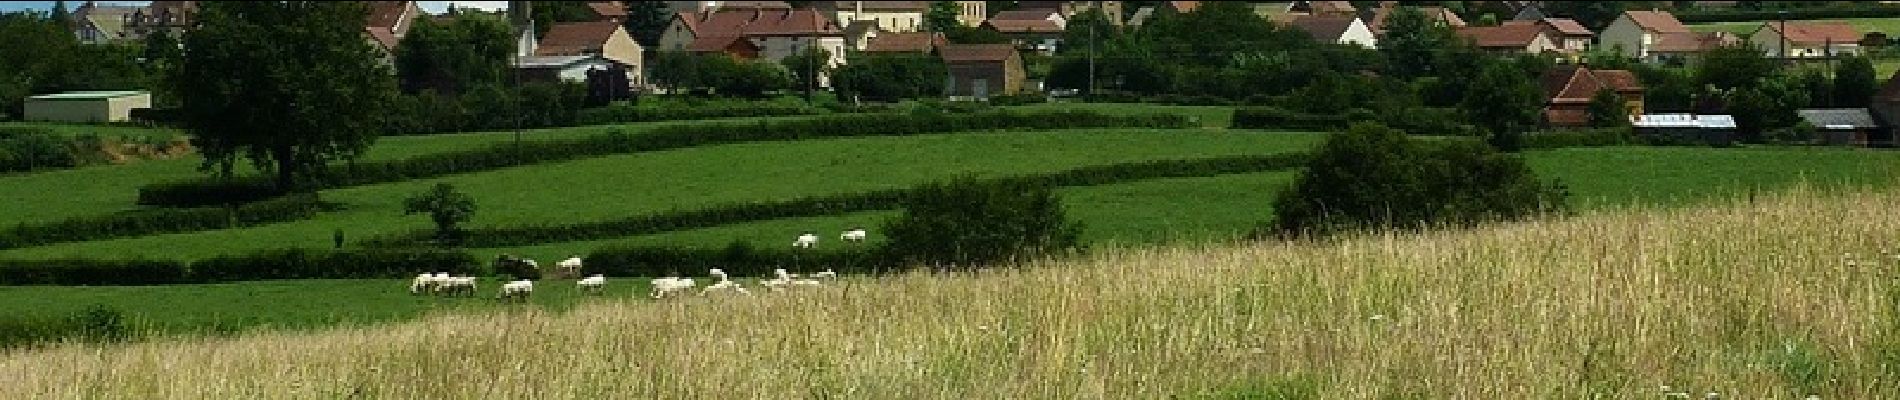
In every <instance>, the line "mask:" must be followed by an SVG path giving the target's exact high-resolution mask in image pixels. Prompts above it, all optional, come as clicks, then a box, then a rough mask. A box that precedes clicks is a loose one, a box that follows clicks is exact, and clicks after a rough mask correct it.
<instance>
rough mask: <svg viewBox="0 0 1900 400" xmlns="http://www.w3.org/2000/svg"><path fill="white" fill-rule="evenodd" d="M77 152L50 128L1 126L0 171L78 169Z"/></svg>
mask: <svg viewBox="0 0 1900 400" xmlns="http://www.w3.org/2000/svg"><path fill="white" fill-rule="evenodd" d="M77 151H78V149H76V148H75V146H74V145H73V143H71V142H69V141H67V140H64V139H61V138H60V136H59V135H58V134H56V133H54V132H53V131H52V130H50V129H45V128H21V127H0V172H18V171H34V170H44V169H58V168H72V167H77V166H79V165H80V157H79V155H78V154H77Z"/></svg>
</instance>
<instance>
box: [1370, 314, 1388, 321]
mask: <svg viewBox="0 0 1900 400" xmlns="http://www.w3.org/2000/svg"><path fill="white" fill-rule="evenodd" d="M1372 320H1373V321H1384V320H1385V314H1372Z"/></svg>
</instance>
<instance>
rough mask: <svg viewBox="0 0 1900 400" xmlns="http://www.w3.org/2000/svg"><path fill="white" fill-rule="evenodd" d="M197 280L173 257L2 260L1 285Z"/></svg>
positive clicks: (162, 282)
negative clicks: (171, 259) (168, 258)
mask: <svg viewBox="0 0 1900 400" xmlns="http://www.w3.org/2000/svg"><path fill="white" fill-rule="evenodd" d="M177 283H194V281H193V280H192V277H191V270H190V268H189V267H188V266H187V265H186V264H185V263H182V262H178V261H170V260H83V259H59V260H0V285H166V284H177Z"/></svg>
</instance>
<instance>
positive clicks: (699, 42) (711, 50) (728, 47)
mask: <svg viewBox="0 0 1900 400" xmlns="http://www.w3.org/2000/svg"><path fill="white" fill-rule="evenodd" d="M685 51H686V52H688V53H693V54H724V55H726V56H728V57H732V59H734V60H757V59H759V45H756V44H752V41H751V40H746V38H743V37H739V36H707V37H702V38H697V39H693V43H691V44H688V45H686V50H685Z"/></svg>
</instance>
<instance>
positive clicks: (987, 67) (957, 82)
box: [937, 44, 1027, 99]
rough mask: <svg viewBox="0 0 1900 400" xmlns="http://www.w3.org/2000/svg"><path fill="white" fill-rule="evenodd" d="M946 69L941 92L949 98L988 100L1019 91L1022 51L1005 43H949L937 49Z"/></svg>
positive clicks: (1024, 74) (1020, 87)
mask: <svg viewBox="0 0 1900 400" xmlns="http://www.w3.org/2000/svg"><path fill="white" fill-rule="evenodd" d="M937 52H938V55H939V56H940V57H942V58H943V62H944V65H945V66H946V67H947V68H948V71H949V76H947V77H945V79H944V92H945V94H947V95H949V96H950V97H951V98H969V99H988V98H989V97H990V96H1007V95H1014V94H1017V93H1021V92H1022V90H1023V80H1024V78H1025V77H1026V76H1027V72H1025V71H1024V70H1023V57H1022V54H1020V53H1018V52H1017V51H1016V48H1015V47H1014V46H1011V45H1007V44H951V45H944V46H942V47H939V48H938V49H937Z"/></svg>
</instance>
